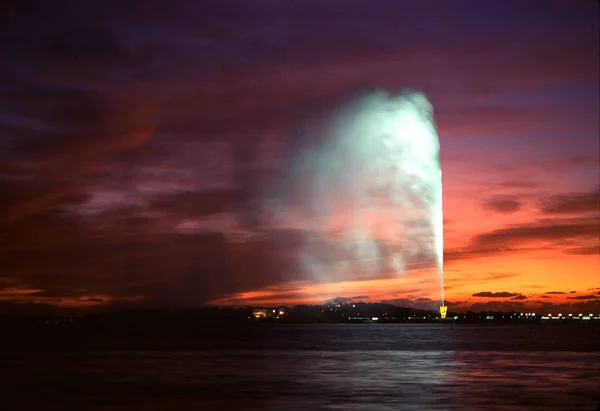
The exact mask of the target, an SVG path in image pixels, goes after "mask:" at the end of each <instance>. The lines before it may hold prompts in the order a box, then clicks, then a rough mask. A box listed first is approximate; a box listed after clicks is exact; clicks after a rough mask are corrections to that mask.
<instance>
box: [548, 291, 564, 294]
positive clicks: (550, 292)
mask: <svg viewBox="0 0 600 411" xmlns="http://www.w3.org/2000/svg"><path fill="white" fill-rule="evenodd" d="M544 294H566V293H565V292H564V291H548V292H546V293H544Z"/></svg>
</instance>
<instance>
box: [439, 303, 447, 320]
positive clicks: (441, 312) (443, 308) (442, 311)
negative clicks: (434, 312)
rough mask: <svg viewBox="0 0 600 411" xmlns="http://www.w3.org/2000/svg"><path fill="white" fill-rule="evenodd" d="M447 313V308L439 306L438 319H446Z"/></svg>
mask: <svg viewBox="0 0 600 411" xmlns="http://www.w3.org/2000/svg"><path fill="white" fill-rule="evenodd" d="M447 313H448V307H446V306H445V305H442V306H440V317H442V318H446V314H447Z"/></svg>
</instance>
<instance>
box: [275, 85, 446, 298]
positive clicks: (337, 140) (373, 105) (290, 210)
mask: <svg viewBox="0 0 600 411" xmlns="http://www.w3.org/2000/svg"><path fill="white" fill-rule="evenodd" d="M314 134H318V136H315V135H314ZM309 137H311V138H310V139H308V138H307V139H305V140H304V142H303V144H302V145H301V146H300V147H299V148H298V149H297V150H296V153H295V155H294V156H293V159H292V161H291V163H290V165H289V167H288V169H287V174H286V176H285V184H284V185H283V187H282V190H281V191H280V192H279V194H278V198H277V201H276V202H275V204H276V209H275V210H274V211H276V212H277V214H278V215H279V219H280V221H285V224H286V225H288V226H289V225H290V224H293V225H295V226H296V227H298V228H301V229H303V230H304V232H305V233H306V234H305V239H304V242H303V244H302V255H301V264H302V267H303V269H304V270H305V272H306V273H308V274H310V275H312V276H313V277H314V279H315V280H317V281H321V282H341V281H348V280H356V279H373V278H380V277H381V276H386V277H389V276H394V275H402V274H404V273H405V272H406V271H408V270H410V269H414V268H427V267H432V266H435V267H436V268H437V270H436V271H437V272H438V273H439V279H440V286H441V290H442V291H441V299H442V305H443V300H444V291H443V290H444V286H443V281H444V275H443V215H442V178H441V169H440V161H439V149H440V146H439V141H438V136H437V133H436V129H435V124H434V121H433V114H432V106H431V104H430V103H429V102H428V100H427V98H426V97H425V96H424V95H423V94H422V93H417V92H410V93H402V94H400V95H396V96H394V95H391V94H390V93H388V92H385V91H375V92H372V93H369V94H367V95H364V96H362V97H359V98H356V99H354V100H353V101H351V102H350V103H349V104H347V105H345V106H343V107H342V109H341V110H340V111H339V112H338V113H337V114H336V115H335V116H334V118H333V120H331V121H329V122H327V124H326V126H325V127H324V128H321V129H320V131H318V132H313V133H311V135H310V136H309ZM315 137H317V138H315ZM398 291H401V290H398Z"/></svg>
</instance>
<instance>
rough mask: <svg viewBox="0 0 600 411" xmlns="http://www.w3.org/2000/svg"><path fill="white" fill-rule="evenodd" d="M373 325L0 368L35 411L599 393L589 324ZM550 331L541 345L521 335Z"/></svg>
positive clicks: (586, 400)
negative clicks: (578, 327) (500, 327)
mask: <svg viewBox="0 0 600 411" xmlns="http://www.w3.org/2000/svg"><path fill="white" fill-rule="evenodd" d="M377 327H378V328H375V327H370V328H369V326H361V325H357V326H340V325H328V326H311V325H305V326H289V327H288V328H286V327H282V326H279V327H278V328H277V326H275V327H265V328H263V329H261V330H258V332H257V333H255V332H256V330H250V331H247V330H246V331H243V330H240V333H239V335H240V339H239V341H237V343H232V342H231V341H228V342H227V344H225V342H224V341H220V338H222V336H221V337H218V336H215V335H214V334H210V335H206V336H205V340H203V341H204V342H205V343H206V339H208V340H209V341H211V342H212V343H214V344H205V345H204V346H203V349H202V350H187V351H141V352H140V351H111V352H103V351H96V352H81V353H72V354H65V355H58V354H52V355H51V354H43V355H38V356H36V357H35V358H33V357H30V358H13V359H12V362H10V361H9V362H8V364H9V367H8V368H5V370H7V371H8V370H10V371H11V374H12V376H13V377H12V381H13V382H14V383H16V384H18V385H19V388H20V390H19V391H20V392H29V393H32V398H31V399H30V400H32V399H33V397H35V398H37V399H38V400H39V401H40V403H39V404H44V405H45V406H44V409H54V408H48V404H52V405H54V406H56V407H57V408H56V409H81V410H84V409H85V410H98V411H99V410H105V411H116V410H218V411H230V410H248V411H255V410H283V411H287V410H290V411H291V410H345V411H347V410H361V411H362V410H365V411H367V410H369V411H383V410H394V411H397V410H415V411H416V410H473V411H477V410H532V409H533V410H535V409H539V410H595V409H596V407H597V405H598V402H599V400H600V394H599V393H598V388H599V387H600V367H599V366H598V364H600V351H598V350H600V346H598V350H596V351H594V350H590V349H589V347H590V346H589V345H588V344H589V342H590V341H588V339H589V338H596V337H597V335H598V334H597V332H592V333H591V334H590V333H580V334H578V333H577V332H572V330H571V331H570V332H569V334H570V338H567V339H564V334H565V331H567V330H565V329H560V328H555V329H552V330H550V331H548V329H543V330H542V329H539V330H531V329H526V328H524V327H521V328H519V327H504V331H503V333H504V335H505V338H504V339H503V340H497V339H495V338H494V337H493V335H492V337H490V333H492V334H493V333H494V332H496V331H489V330H487V331H488V332H486V329H484V328H483V327H477V326H471V327H469V328H458V326H457V327H454V326H451V327H444V329H443V330H442V329H440V328H439V327H437V329H436V327H426V326H412V325H392V326H385V327H384V326H377ZM495 330H497V329H495ZM540 330H541V331H540ZM247 332H249V333H250V334H247ZM245 333H246V334H245ZM552 333H554V334H556V335H555V336H554V339H553V341H550V342H549V343H550V345H544V343H543V341H540V347H542V348H544V349H543V350H535V349H533V348H534V347H532V346H531V344H528V343H527V341H530V340H531V339H534V338H535V335H538V337H539V336H542V337H543V338H551V337H552V335H553V334H552ZM242 335H243V336H244V338H241V336H242ZM249 335H253V336H254V339H253V340H252V339H250V340H248V336H249ZM419 337H422V338H421V339H419ZM436 338H437V339H436ZM561 338H563V339H564V342H565V343H568V344H569V345H564V346H561V345H559V346H557V345H556V344H557V341H561ZM286 341H287V344H286V343H284V342H286ZM515 341H517V342H519V344H517V345H515ZM478 342H479V343H478ZM219 346H222V347H221V348H219ZM438 346H439V348H443V349H437V348H438ZM461 347H465V348H461ZM473 347H478V349H473ZM515 347H516V348H515ZM518 347H521V348H518ZM552 347H554V349H550V348H552ZM586 347H587V348H586ZM578 348H579V350H578ZM584 348H585V349H584ZM9 395H10V393H9ZM34 405H35V404H34ZM19 409H27V408H25V407H19Z"/></svg>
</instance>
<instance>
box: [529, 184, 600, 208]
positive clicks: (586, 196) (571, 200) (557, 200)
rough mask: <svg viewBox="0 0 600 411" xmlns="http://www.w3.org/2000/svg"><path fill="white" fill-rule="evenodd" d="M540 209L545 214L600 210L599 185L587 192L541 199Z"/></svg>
mask: <svg viewBox="0 0 600 411" xmlns="http://www.w3.org/2000/svg"><path fill="white" fill-rule="evenodd" d="M540 211H541V212H543V213H546V214H580V213H587V212H600V187H599V188H597V189H596V190H594V191H591V192H589V193H570V194H560V195H555V196H552V197H549V198H546V199H543V200H542V201H540Z"/></svg>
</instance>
